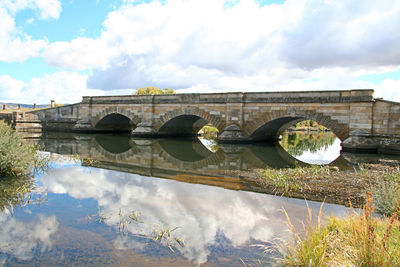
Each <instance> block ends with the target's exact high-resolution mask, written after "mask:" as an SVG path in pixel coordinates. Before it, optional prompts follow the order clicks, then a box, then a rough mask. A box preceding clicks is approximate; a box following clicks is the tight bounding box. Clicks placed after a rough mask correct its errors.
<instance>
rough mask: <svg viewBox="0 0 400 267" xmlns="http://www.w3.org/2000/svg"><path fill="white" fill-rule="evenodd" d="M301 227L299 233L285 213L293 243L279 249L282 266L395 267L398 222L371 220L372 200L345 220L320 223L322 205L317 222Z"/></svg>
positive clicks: (399, 241) (398, 256)
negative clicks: (301, 229) (281, 254)
mask: <svg viewBox="0 0 400 267" xmlns="http://www.w3.org/2000/svg"><path fill="white" fill-rule="evenodd" d="M308 210H309V221H308V223H307V224H303V231H302V232H301V233H299V232H298V231H297V230H296V229H295V228H294V226H293V224H292V222H291V221H290V218H289V216H288V214H287V213H286V216H287V221H288V225H289V229H290V231H291V233H292V235H293V242H290V243H287V242H286V243H284V244H281V245H280V246H279V248H280V251H281V252H282V253H283V257H282V258H281V259H280V260H279V261H278V264H279V265H282V266H399V265H400V222H399V220H398V219H397V218H396V214H394V215H393V216H392V217H383V218H378V217H375V216H374V215H373V214H374V204H373V203H372V197H370V196H368V197H367V203H366V204H365V206H364V207H363V209H361V210H360V212H357V213H356V212H354V211H352V213H351V214H349V215H348V216H347V217H344V218H337V217H330V218H328V219H327V221H326V223H324V224H323V223H322V206H321V209H320V213H319V216H318V221H317V223H315V222H313V220H312V212H311V210H310V209H308Z"/></svg>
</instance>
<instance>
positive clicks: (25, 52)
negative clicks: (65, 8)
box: [0, 0, 61, 62]
mask: <svg viewBox="0 0 400 267" xmlns="http://www.w3.org/2000/svg"><path fill="white" fill-rule="evenodd" d="M27 8H30V9H33V10H35V11H36V13H37V16H38V17H39V19H57V18H58V17H59V15H60V12H61V3H60V2H59V1H58V0H17V1H11V0H3V1H1V2H0V28H1V32H0V61H5V62H14V61H18V62H22V61H25V60H26V59H28V58H30V57H37V56H39V55H40V52H41V51H42V50H43V48H45V47H46V46H47V43H48V41H47V40H46V39H41V40H32V38H31V36H29V35H26V34H25V33H23V32H22V31H21V30H20V29H17V28H16V26H15V20H14V17H15V15H16V14H17V13H18V12H19V11H21V10H24V9H27ZM33 21H34V19H33V18H31V19H28V20H27V21H26V23H32V22H33Z"/></svg>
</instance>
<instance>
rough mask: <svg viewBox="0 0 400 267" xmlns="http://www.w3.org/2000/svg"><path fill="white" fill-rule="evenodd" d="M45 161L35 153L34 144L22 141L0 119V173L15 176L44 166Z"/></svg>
mask: <svg viewBox="0 0 400 267" xmlns="http://www.w3.org/2000/svg"><path fill="white" fill-rule="evenodd" d="M45 165H47V163H46V161H45V160H44V159H43V158H41V157H39V156H38V155H37V149H36V148H35V147H34V146H30V145H26V144H24V143H23V140H22V138H21V137H20V136H19V135H17V133H16V132H15V131H14V130H13V129H11V128H10V127H9V126H8V125H7V124H5V123H4V122H1V121H0V175H1V176H8V175H11V176H16V175H20V174H27V173H30V172H32V171H33V170H37V169H38V168H44V167H45Z"/></svg>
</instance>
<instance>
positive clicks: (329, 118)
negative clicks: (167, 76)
mask: <svg viewBox="0 0 400 267" xmlns="http://www.w3.org/2000/svg"><path fill="white" fill-rule="evenodd" d="M13 117H14V125H15V128H16V129H18V130H20V131H28V130H44V131H72V132H101V131H116V132H117V131H120V132H125V131H130V132H131V133H132V135H133V136H138V137H158V136H194V135H197V134H198V132H199V130H200V129H201V128H202V127H203V126H204V125H206V124H208V123H210V124H212V125H214V126H215V127H216V128H217V129H218V131H219V136H218V140H219V142H220V143H247V142H257V141H271V140H276V139H278V138H279V136H280V134H281V133H282V132H283V131H284V130H285V129H287V128H288V127H290V126H291V125H293V124H295V123H297V122H299V121H302V120H309V119H310V120H314V121H316V122H318V123H319V124H321V125H323V126H325V127H327V128H329V129H330V130H332V131H333V132H334V133H335V134H336V136H337V137H338V138H340V140H341V141H342V146H343V149H344V150H348V151H354V152H357V151H368V152H376V151H377V150H379V151H381V152H387V153H399V152H400V103H396V102H390V101H385V100H382V99H375V98H374V97H373V90H346V91H307V92H248V93H213V94H174V95H126V96H85V97H83V99H82V102H81V103H77V104H73V105H66V106H62V107H57V108H50V109H44V110H35V111H29V112H24V113H23V112H19V113H18V112H14V114H13Z"/></svg>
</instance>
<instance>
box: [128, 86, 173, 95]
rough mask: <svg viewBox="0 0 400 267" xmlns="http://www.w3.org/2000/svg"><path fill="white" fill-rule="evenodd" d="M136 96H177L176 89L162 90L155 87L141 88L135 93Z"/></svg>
mask: <svg viewBox="0 0 400 267" xmlns="http://www.w3.org/2000/svg"><path fill="white" fill-rule="evenodd" d="M134 94H135V95H166V94H176V92H175V90H174V89H171V88H164V89H160V88H157V87H155V86H146V87H141V88H138V89H137V90H136V92H134Z"/></svg>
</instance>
